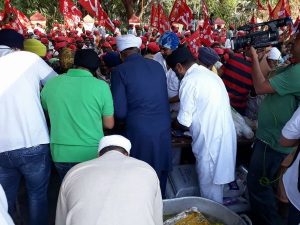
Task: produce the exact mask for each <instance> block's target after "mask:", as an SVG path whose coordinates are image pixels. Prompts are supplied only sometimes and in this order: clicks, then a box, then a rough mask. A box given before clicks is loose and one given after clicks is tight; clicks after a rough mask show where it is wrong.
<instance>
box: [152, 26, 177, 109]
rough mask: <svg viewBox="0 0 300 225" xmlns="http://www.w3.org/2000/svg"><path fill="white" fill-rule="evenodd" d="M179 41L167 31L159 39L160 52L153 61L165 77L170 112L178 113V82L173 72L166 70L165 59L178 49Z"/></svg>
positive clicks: (172, 33) (173, 34)
mask: <svg viewBox="0 0 300 225" xmlns="http://www.w3.org/2000/svg"><path fill="white" fill-rule="evenodd" d="M179 43H180V41H179V39H178V37H177V35H176V34H175V33H174V32H171V31H167V32H165V33H164V34H163V35H162V36H161V37H160V39H159V45H160V52H158V53H156V54H155V55H154V57H153V60H155V61H157V62H159V63H160V64H161V65H162V67H163V68H164V71H165V73H166V77H167V87H168V96H169V102H170V107H171V111H176V112H178V111H179V98H178V93H179V80H178V78H177V76H176V74H175V73H174V71H173V70H172V69H170V68H168V66H167V63H166V58H167V56H168V55H170V54H172V52H173V51H174V50H176V49H177V48H178V45H179Z"/></svg>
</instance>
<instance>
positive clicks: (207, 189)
mask: <svg viewBox="0 0 300 225" xmlns="http://www.w3.org/2000/svg"><path fill="white" fill-rule="evenodd" d="M199 186H200V194H201V197H203V198H207V199H210V200H213V201H215V202H218V203H221V204H223V187H224V185H223V184H199Z"/></svg>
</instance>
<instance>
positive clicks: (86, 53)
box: [74, 49, 99, 72]
mask: <svg viewBox="0 0 300 225" xmlns="http://www.w3.org/2000/svg"><path fill="white" fill-rule="evenodd" d="M74 65H76V66H81V67H83V68H86V69H88V70H90V71H91V72H95V71H96V70H97V69H98V67H99V58H98V55H97V53H96V52H95V51H94V50H93V49H80V50H78V51H76V53H75V57H74Z"/></svg>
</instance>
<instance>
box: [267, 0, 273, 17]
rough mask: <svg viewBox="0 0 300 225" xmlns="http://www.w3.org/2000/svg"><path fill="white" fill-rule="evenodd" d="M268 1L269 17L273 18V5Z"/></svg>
mask: <svg viewBox="0 0 300 225" xmlns="http://www.w3.org/2000/svg"><path fill="white" fill-rule="evenodd" d="M266 3H267V6H268V12H269V19H272V11H273V9H272V6H271V4H270V1H269V0H267V1H266Z"/></svg>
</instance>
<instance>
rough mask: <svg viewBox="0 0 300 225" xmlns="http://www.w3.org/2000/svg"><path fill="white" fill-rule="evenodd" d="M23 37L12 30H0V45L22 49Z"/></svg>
mask: <svg viewBox="0 0 300 225" xmlns="http://www.w3.org/2000/svg"><path fill="white" fill-rule="evenodd" d="M23 42H24V37H23V35H22V34H19V33H18V32H17V31H15V30H12V29H3V30H0V45H6V46H8V47H10V48H18V49H23V48H24V45H23Z"/></svg>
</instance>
